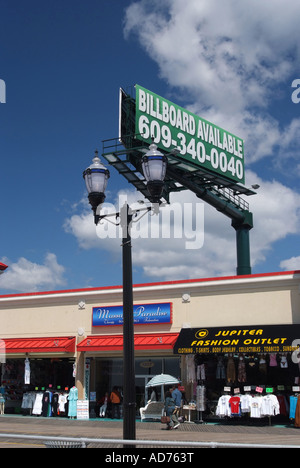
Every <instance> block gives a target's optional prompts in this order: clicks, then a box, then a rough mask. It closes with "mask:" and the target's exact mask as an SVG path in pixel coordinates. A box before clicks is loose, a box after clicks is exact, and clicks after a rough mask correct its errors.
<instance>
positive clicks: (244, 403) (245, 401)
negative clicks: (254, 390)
mask: <svg viewBox="0 0 300 468" xmlns="http://www.w3.org/2000/svg"><path fill="white" fill-rule="evenodd" d="M240 399H241V411H242V413H250V410H251V402H252V396H251V395H249V393H246V394H245V395H241V397H240Z"/></svg>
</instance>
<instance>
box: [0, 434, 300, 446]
mask: <svg viewBox="0 0 300 468" xmlns="http://www.w3.org/2000/svg"><path fill="white" fill-rule="evenodd" d="M0 437H2V438H9V439H30V440H41V441H45V442H49V441H56V442H70V443H71V442H74V443H76V442H77V443H81V445H82V447H85V445H86V444H91V443H93V444H106V445H107V444H121V445H123V446H124V445H129V446H131V447H132V446H138V445H140V446H146V445H148V446H150V447H178V448H180V447H192V448H300V445H289V444H287V445H282V444H280V445H277V444H256V443H254V444H252V443H243V444H239V443H229V442H191V441H185V442H184V441H178V440H176V441H171V440H126V439H96V438H89V437H53V436H39V435H35V434H32V435H31V434H30V435H29V434H5V433H0Z"/></svg>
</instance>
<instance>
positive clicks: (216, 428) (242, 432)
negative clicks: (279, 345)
mask: <svg viewBox="0 0 300 468" xmlns="http://www.w3.org/2000/svg"><path fill="white" fill-rule="evenodd" d="M0 433H1V434H27V435H32V436H33V439H32V440H30V441H24V442H22V441H20V440H19V439H9V438H7V439H3V438H0V448H17V447H20V448H21V447H30V448H42V447H44V444H43V442H41V441H38V440H35V439H34V436H35V435H43V436H53V437H59V436H61V437H86V438H99V439H122V438H123V421H122V420H108V419H106V420H101V419H97V420H88V421H87V420H68V419H62V418H42V417H30V416H9V415H4V416H0ZM136 439H137V440H151V441H155V440H156V441H157V440H160V441H166V446H167V441H194V442H222V443H240V444H265V445H270V444H272V445H294V446H298V447H299V448H300V429H298V428H295V427H293V426H291V427H285V426H257V427H256V426H253V425H252V426H245V425H243V426H239V425H231V424H230V425H225V424H224V425H223V424H193V423H187V422H185V423H183V424H181V425H180V426H179V428H178V429H177V430H173V431H167V430H166V428H165V425H163V424H161V423H159V422H140V421H138V422H137V423H136ZM93 446H97V447H100V445H95V444H90V445H89V447H93ZM101 446H103V447H108V446H110V447H112V445H106V444H103V445H101Z"/></svg>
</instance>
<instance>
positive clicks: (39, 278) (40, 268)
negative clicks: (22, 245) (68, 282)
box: [0, 253, 65, 292]
mask: <svg viewBox="0 0 300 468" xmlns="http://www.w3.org/2000/svg"><path fill="white" fill-rule="evenodd" d="M6 261H7V262H8V265H9V268H8V269H7V270H6V272H5V274H3V275H2V276H1V278H0V288H1V289H7V290H11V291H14V292H36V291H39V290H45V289H53V288H56V287H57V286H61V285H63V284H64V283H65V281H64V277H63V274H64V267H63V266H62V265H59V263H58V262H57V258H56V255H55V254H53V253H48V254H47V255H46V257H45V261H44V263H43V264H37V263H33V262H31V261H30V260H27V259H26V258H24V257H22V258H20V259H19V260H18V261H17V262H16V263H10V262H9V261H8V260H6Z"/></svg>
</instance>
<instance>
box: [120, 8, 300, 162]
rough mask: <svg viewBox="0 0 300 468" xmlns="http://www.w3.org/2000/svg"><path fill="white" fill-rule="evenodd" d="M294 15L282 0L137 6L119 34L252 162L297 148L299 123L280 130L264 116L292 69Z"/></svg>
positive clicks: (299, 48)
mask: <svg viewBox="0 0 300 468" xmlns="http://www.w3.org/2000/svg"><path fill="white" fill-rule="evenodd" d="M299 15H300V3H299V2H298V0H290V1H289V7H288V8H287V7H286V4H284V2H283V1H282V0H273V1H272V2H271V1H264V2H262V1H260V0H243V1H242V2H237V1H235V0H228V1H226V2H220V1H219V0H209V1H199V0H189V1H188V2H186V1H185V0H166V1H164V2H161V1H160V0H152V1H148V0H140V1H137V2H134V3H133V4H132V5H130V6H129V7H128V8H127V10H126V17H125V27H124V32H125V37H130V36H131V35H132V34H134V35H135V36H136V37H137V38H138V40H139V42H140V43H141V45H142V47H143V48H144V49H145V50H146V52H147V53H148V54H149V56H150V57H151V58H152V59H153V60H154V61H155V62H156V63H157V64H158V67H159V70H160V75H161V77H162V78H163V79H165V80H166V81H167V83H168V84H169V85H170V87H174V88H175V89H176V88H177V89H181V90H182V91H183V92H184V93H185V95H187V96H189V101H190V102H192V104H191V106H190V108H191V110H192V111H194V112H195V113H196V114H198V115H201V116H202V117H204V118H206V119H208V120H210V121H212V122H214V123H216V124H218V125H219V126H221V127H223V128H226V129H228V130H229V131H231V132H232V133H235V134H237V135H239V136H240V137H241V138H243V139H244V140H245V142H246V144H245V147H246V161H247V163H250V162H253V161H257V160H258V159H260V158H262V157H265V156H270V155H271V154H272V151H273V150H274V148H275V147H276V146H277V145H278V146H279V147H280V149H281V152H282V153H283V154H285V157H288V156H291V157H294V156H295V154H296V151H297V148H298V147H299V145H295V130H298V128H299V127H300V119H296V120H295V121H294V122H291V123H290V124H289V123H287V124H286V125H285V128H280V126H279V123H278V122H277V121H276V120H275V119H274V118H272V117H271V116H270V115H269V114H268V105H269V104H270V102H271V101H272V100H273V99H276V100H277V99H278V95H277V94H278V85H282V84H284V85H286V83H287V80H288V79H289V78H290V76H291V73H292V72H294V70H297V69H298V65H297V64H298V59H299V56H300V53H299V52H300V43H299V41H298V29H299V25H298V17H299ZM293 78H295V77H293ZM289 86H290V85H289ZM171 89H172V88H171ZM152 91H155V90H152ZM170 97H172V96H170ZM298 141H299V132H298Z"/></svg>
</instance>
